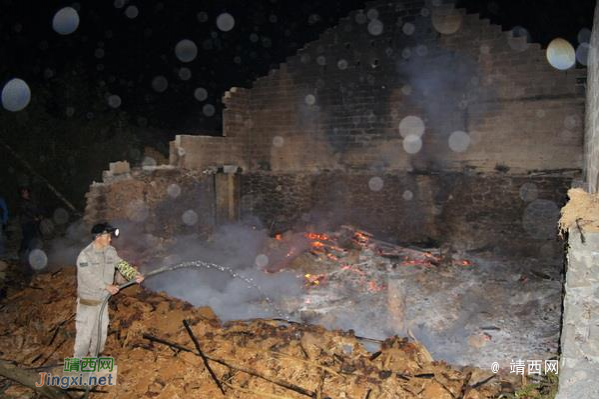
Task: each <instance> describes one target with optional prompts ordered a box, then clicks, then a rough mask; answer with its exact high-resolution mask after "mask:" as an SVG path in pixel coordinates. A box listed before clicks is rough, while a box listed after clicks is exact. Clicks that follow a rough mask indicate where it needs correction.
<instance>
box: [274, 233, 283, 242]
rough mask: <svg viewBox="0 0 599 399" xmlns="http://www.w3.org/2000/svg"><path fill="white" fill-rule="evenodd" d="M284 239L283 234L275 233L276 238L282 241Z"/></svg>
mask: <svg viewBox="0 0 599 399" xmlns="http://www.w3.org/2000/svg"><path fill="white" fill-rule="evenodd" d="M282 239H283V236H281V235H280V234H275V240H277V241H281V240H282Z"/></svg>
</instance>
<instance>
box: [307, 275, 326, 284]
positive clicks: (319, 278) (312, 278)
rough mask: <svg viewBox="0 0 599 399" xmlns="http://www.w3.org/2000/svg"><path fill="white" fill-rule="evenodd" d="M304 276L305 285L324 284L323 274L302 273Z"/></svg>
mask: <svg viewBox="0 0 599 399" xmlns="http://www.w3.org/2000/svg"><path fill="white" fill-rule="evenodd" d="M304 278H305V279H306V286H309V287H310V286H312V287H314V286H319V285H322V284H324V282H325V280H326V275H325V274H310V273H307V274H304Z"/></svg>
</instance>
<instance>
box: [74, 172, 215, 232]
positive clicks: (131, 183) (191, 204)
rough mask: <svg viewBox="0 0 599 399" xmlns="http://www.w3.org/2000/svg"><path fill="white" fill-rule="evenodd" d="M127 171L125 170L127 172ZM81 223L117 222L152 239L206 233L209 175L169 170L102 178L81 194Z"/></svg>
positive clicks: (211, 218) (211, 209)
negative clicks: (82, 210) (85, 192)
mask: <svg viewBox="0 0 599 399" xmlns="http://www.w3.org/2000/svg"><path fill="white" fill-rule="evenodd" d="M127 170H128V169H127ZM86 200H87V206H86V209H85V222H86V223H87V224H88V225H93V224H95V223H98V222H101V221H111V222H116V223H120V224H121V225H122V226H121V227H123V226H126V228H130V229H133V230H135V231H136V232H139V233H145V234H151V235H153V236H158V237H169V236H173V235H179V234H191V233H199V234H201V235H205V234H208V233H210V232H211V231H212V228H213V227H214V223H215V201H214V180H213V176H212V175H206V174H202V173H200V172H196V173H193V172H190V171H183V170H181V169H175V168H172V167H155V168H152V167H144V168H143V169H135V170H133V171H131V172H128V171H122V172H121V173H117V174H113V173H110V172H109V173H104V180H103V182H101V183H93V184H92V185H91V187H90V189H89V191H88V193H87V194H86Z"/></svg>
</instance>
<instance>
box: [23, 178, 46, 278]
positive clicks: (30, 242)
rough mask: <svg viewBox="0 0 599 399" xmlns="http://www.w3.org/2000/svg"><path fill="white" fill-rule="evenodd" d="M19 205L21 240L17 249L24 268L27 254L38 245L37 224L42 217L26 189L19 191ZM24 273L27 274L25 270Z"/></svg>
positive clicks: (27, 261)
mask: <svg viewBox="0 0 599 399" xmlns="http://www.w3.org/2000/svg"><path fill="white" fill-rule="evenodd" d="M19 194H20V196H21V203H20V208H19V220H20V222H21V231H22V234H23V238H22V240H21V245H20V247H19V257H20V259H21V263H22V264H23V265H24V266H27V267H28V265H29V259H28V257H29V252H31V250H33V249H35V248H36V247H38V246H39V245H40V242H39V240H40V233H39V224H40V221H41V220H42V215H41V212H40V210H39V208H38V207H37V204H36V203H35V202H34V201H33V199H32V198H31V192H30V191H29V188H27V187H21V188H20V189H19ZM26 272H29V270H27V271H26Z"/></svg>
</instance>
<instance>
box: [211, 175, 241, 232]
mask: <svg viewBox="0 0 599 399" xmlns="http://www.w3.org/2000/svg"><path fill="white" fill-rule="evenodd" d="M237 169H238V168H237V167H233V166H225V167H224V168H223V172H220V171H219V172H218V173H216V174H215V175H214V193H215V197H216V198H215V202H216V224H217V226H218V225H222V224H226V223H233V222H235V221H237V220H238V219H239V198H240V183H239V175H238V174H237Z"/></svg>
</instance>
